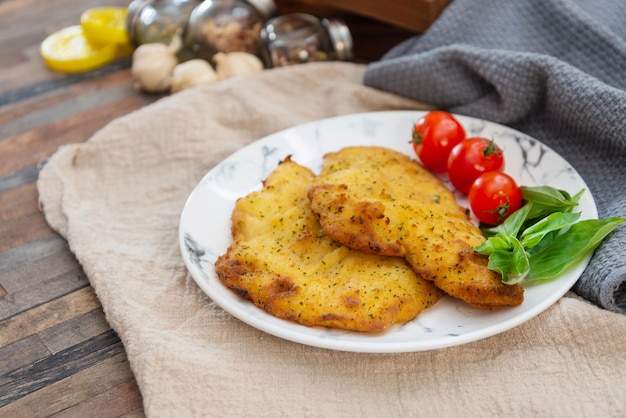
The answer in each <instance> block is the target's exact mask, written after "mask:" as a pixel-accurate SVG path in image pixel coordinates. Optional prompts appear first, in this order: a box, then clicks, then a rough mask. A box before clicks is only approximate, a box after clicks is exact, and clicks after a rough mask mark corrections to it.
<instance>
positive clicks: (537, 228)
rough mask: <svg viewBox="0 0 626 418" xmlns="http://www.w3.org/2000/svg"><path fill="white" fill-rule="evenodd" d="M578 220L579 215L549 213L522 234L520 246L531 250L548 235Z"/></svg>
mask: <svg viewBox="0 0 626 418" xmlns="http://www.w3.org/2000/svg"><path fill="white" fill-rule="evenodd" d="M578 218H580V213H562V212H554V213H551V214H550V215H548V216H546V217H545V218H543V219H541V220H540V221H539V222H537V223H535V224H534V225H532V226H530V227H528V228H526V229H525V230H524V232H522V234H521V242H522V245H523V246H524V248H533V247H534V246H536V245H537V244H539V242H540V241H541V240H542V239H543V237H544V236H546V235H547V234H548V233H550V232H552V231H558V230H560V229H562V228H565V227H568V226H570V225H572V224H573V223H574V222H576V221H577V220H578Z"/></svg>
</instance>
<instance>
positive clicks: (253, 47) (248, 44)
mask: <svg viewBox="0 0 626 418" xmlns="http://www.w3.org/2000/svg"><path fill="white" fill-rule="evenodd" d="M276 10H277V8H276V5H275V3H274V1H273V0H211V1H203V2H201V3H200V4H199V5H198V6H196V7H195V8H194V9H193V11H192V12H191V15H190V16H189V24H188V26H187V32H186V34H185V38H184V40H185V45H186V47H187V48H189V49H190V50H192V51H193V52H194V53H195V54H196V55H197V56H198V57H200V58H203V59H206V60H207V61H211V59H212V56H213V55H214V54H215V53H217V52H233V51H244V52H249V53H252V54H257V53H258V48H259V43H260V31H261V28H262V27H263V25H264V24H265V22H266V21H267V20H268V19H269V18H271V17H272V16H273V15H274V14H275V13H276Z"/></svg>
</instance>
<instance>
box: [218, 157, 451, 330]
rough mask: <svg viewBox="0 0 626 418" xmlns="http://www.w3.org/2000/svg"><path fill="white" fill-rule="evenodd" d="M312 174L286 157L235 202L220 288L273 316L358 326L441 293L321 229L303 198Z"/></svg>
mask: <svg viewBox="0 0 626 418" xmlns="http://www.w3.org/2000/svg"><path fill="white" fill-rule="evenodd" d="M314 178H315V175H314V174H313V172H312V171H310V170H309V169H308V168H305V167H303V166H301V165H299V164H297V163H295V162H293V161H290V160H289V159H287V160H286V161H284V162H283V163H281V164H280V165H279V166H278V167H277V168H276V169H275V170H274V171H273V172H272V173H271V174H270V176H269V177H268V178H267V180H266V181H265V182H264V185H263V189H262V190H260V191H256V192H252V193H251V194H249V195H247V196H245V197H243V198H241V199H239V200H238V201H237V203H236V206H235V209H234V211H233V213H232V235H233V244H232V245H231V246H230V247H229V248H228V250H227V252H226V254H224V255H222V256H221V257H219V259H218V260H217V263H216V271H217V275H218V277H219V278H220V280H221V281H222V283H224V285H225V286H227V287H228V288H230V289H232V290H233V291H235V292H236V293H238V294H239V295H241V296H242V297H245V298H248V299H250V300H251V301H252V302H254V303H255V304H256V305H257V306H259V307H260V308H262V309H264V310H265V311H266V312H268V313H270V314H272V315H274V316H276V317H279V318H283V319H287V320H291V321H295V322H298V323H300V324H302V325H306V326H323V327H331V328H339V329H344V330H352V331H363V332H379V331H383V330H385V329H387V328H388V327H390V326H391V325H393V324H399V323H404V322H407V321H410V320H411V319H413V318H415V317H416V316H417V315H418V314H419V313H420V312H422V311H423V310H424V309H426V308H428V307H430V306H432V305H433V304H434V303H436V302H437V301H438V300H439V299H440V298H441V297H442V296H443V292H441V291H440V290H439V289H437V288H436V287H435V286H434V285H433V283H432V282H429V281H427V280H424V279H422V278H420V277H418V276H417V275H416V274H415V272H414V271H413V270H412V269H411V268H410V267H409V266H408V264H407V263H406V262H405V260H404V259H402V258H400V257H388V256H381V255H374V254H367V253H364V252H362V251H358V250H354V249H351V248H349V247H347V246H345V245H342V244H339V243H337V242H336V241H334V240H332V239H331V238H329V237H328V236H327V235H326V234H324V232H323V231H322V229H321V227H320V224H319V222H318V220H317V218H316V216H315V215H314V214H313V212H311V208H310V202H309V199H308V197H307V191H308V189H309V188H310V186H311V184H312V182H313V179H314Z"/></svg>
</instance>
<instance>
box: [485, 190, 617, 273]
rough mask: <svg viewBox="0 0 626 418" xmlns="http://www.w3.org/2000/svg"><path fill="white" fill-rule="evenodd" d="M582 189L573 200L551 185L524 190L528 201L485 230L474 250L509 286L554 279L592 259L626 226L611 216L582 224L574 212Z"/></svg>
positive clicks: (523, 193)
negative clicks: (482, 237) (608, 239)
mask: <svg viewBox="0 0 626 418" xmlns="http://www.w3.org/2000/svg"><path fill="white" fill-rule="evenodd" d="M583 192H584V190H581V191H580V192H578V193H577V194H576V195H574V196H571V195H570V194H569V193H567V192H566V191H564V190H558V189H555V188H553V187H550V186H537V187H522V195H523V197H524V201H525V202H526V203H525V204H524V206H522V207H521V208H520V209H519V210H517V211H515V212H514V213H513V214H511V216H509V217H508V218H507V219H506V220H505V221H504V222H503V223H502V224H500V225H498V226H495V227H491V228H481V229H482V232H483V234H484V235H485V237H486V238H487V241H485V242H484V243H483V244H481V245H479V246H478V247H476V248H475V250H476V252H478V253H479V254H484V255H487V256H489V262H488V265H487V267H488V268H489V269H491V270H494V271H497V272H498V273H500V274H501V275H502V282H503V283H506V284H515V283H519V282H521V281H522V280H527V281H536V280H551V279H554V278H556V277H558V276H559V275H560V274H562V273H563V272H565V271H567V270H568V269H569V268H571V267H573V266H574V265H575V264H576V263H577V262H578V261H580V259H581V258H583V257H585V256H587V255H589V254H591V253H592V252H593V251H594V250H595V249H596V248H597V247H598V245H600V243H601V242H602V240H603V239H604V238H605V237H606V236H607V235H608V234H609V233H610V232H611V231H613V229H615V228H616V227H617V226H618V225H619V224H621V223H622V222H624V218H619V217H613V218H603V219H589V220H584V221H580V222H578V219H579V218H580V213H575V212H573V209H574V208H575V207H576V206H578V200H579V199H580V196H582V194H583Z"/></svg>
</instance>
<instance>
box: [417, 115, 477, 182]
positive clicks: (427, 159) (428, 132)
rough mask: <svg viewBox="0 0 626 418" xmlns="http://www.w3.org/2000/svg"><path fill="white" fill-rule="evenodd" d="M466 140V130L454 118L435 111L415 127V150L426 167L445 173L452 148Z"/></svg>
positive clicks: (424, 117)
mask: <svg viewBox="0 0 626 418" xmlns="http://www.w3.org/2000/svg"><path fill="white" fill-rule="evenodd" d="M464 139H465V129H463V126H462V125H461V124H460V123H459V121H457V120H456V119H455V118H454V116H452V115H451V114H450V113H448V112H445V111H443V110H435V111H432V112H429V113H427V114H426V115H425V116H423V117H422V118H420V119H419V120H418V121H417V122H416V123H415V125H414V127H413V140H412V143H413V149H414V150H415V153H416V154H417V156H418V157H419V159H420V161H421V162H422V164H424V167H426V168H428V169H429V170H431V171H434V172H435V173H445V172H446V169H447V168H448V155H450V151H452V148H454V146H455V145H456V144H458V143H459V142H461V141H463V140H464Z"/></svg>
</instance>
